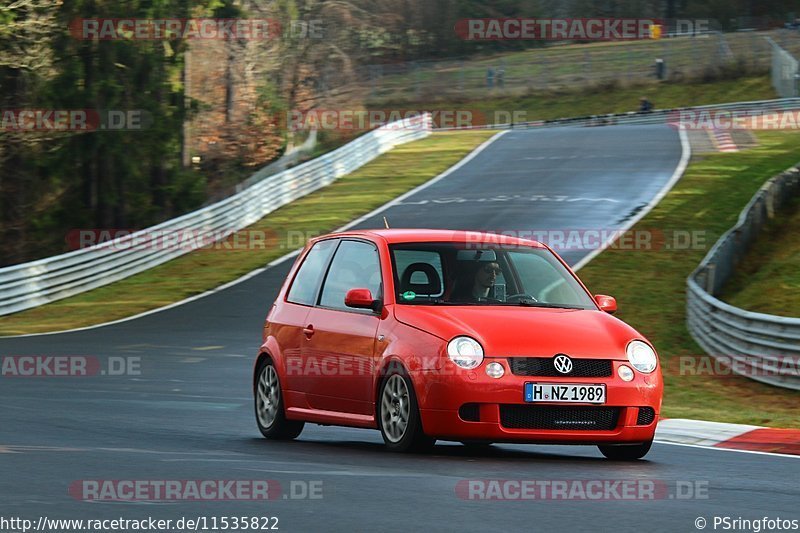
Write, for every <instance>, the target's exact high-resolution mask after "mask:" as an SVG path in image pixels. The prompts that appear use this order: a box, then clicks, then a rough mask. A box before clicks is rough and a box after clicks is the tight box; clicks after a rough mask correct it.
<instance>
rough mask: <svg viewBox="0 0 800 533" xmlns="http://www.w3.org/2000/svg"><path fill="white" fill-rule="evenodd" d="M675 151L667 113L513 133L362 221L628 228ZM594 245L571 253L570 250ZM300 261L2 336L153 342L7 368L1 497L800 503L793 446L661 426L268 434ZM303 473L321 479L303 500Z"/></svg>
mask: <svg viewBox="0 0 800 533" xmlns="http://www.w3.org/2000/svg"><path fill="white" fill-rule="evenodd" d="M680 158H681V145H680V142H679V138H678V134H677V132H676V131H674V130H672V129H669V128H667V127H663V126H652V127H651V126H643V127H605V128H584V129H580V128H575V129H570V128H562V129H551V130H546V131H514V132H511V133H508V134H507V135H505V136H503V137H501V138H500V139H499V140H498V141H496V142H495V143H494V144H492V145H491V146H490V147H489V148H488V149H486V150H485V151H484V152H482V153H481V154H479V155H478V156H477V157H476V158H475V159H474V160H472V161H471V162H470V164H468V165H465V166H464V167H462V168H461V169H459V170H458V171H456V172H454V173H453V174H451V175H450V176H448V177H447V178H445V179H443V180H441V181H439V182H437V183H435V184H434V185H432V186H430V187H428V188H426V189H424V190H422V191H419V192H418V193H416V194H414V195H411V196H409V197H407V198H405V199H404V200H402V201H401V202H400V203H398V204H397V205H394V206H392V207H390V208H389V209H388V210H386V211H384V212H382V213H380V214H377V215H375V216H373V217H372V218H369V219H367V220H366V221H364V222H362V223H360V224H359V227H381V226H382V225H383V221H382V216H384V215H386V216H387V217H388V218H389V220H390V222H391V224H392V226H393V227H403V226H406V227H446V228H454V229H479V230H492V231H503V230H516V231H524V230H532V229H537V228H545V229H558V228H583V229H590V228H606V229H613V228H618V227H620V226H621V225H622V224H624V223H625V221H626V220H629V219H630V218H631V217H632V216H634V215H635V214H636V213H637V212H638V211H639V210H641V209H642V207H643V206H645V205H646V204H647V203H648V202H649V201H650V200H651V199H652V198H653V197H654V196H655V195H656V194H657V193H658V192H659V191H660V190H661V189H662V187H663V186H664V185H665V184H666V183H667V182H668V181H669V179H670V178H671V176H672V174H673V173H674V171H675V168H676V166H677V165H678V164H679V161H680ZM584 254H585V252H575V253H569V254H565V256H566V257H567V258H568V260H569V261H570V262H571V263H573V264H574V263H575V262H577V261H579V260H580V258H581V257H582V256H583V255H584ZM288 268H289V262H284V263H283V264H280V265H277V266H275V267H273V268H271V269H268V270H267V271H265V272H264V273H262V274H260V275H258V276H255V277H253V278H250V279H249V280H247V281H245V282H242V283H239V284H237V285H234V286H232V287H230V288H228V289H226V290H224V291H220V292H218V293H215V294H213V295H211V296H208V297H205V298H201V299H199V300H196V301H193V302H190V303H188V304H186V305H183V306H179V307H176V308H172V309H169V310H165V311H162V312H159V313H155V314H151V315H148V316H145V317H142V318H140V319H137V320H133V321H127V322H123V323H119V324H116V325H111V326H107V327H101V328H97V329H90V330H86V331H79V332H73V333H66V334H59V335H47V336H35V337H26V338H10V339H0V355H3V356H10V355H47V356H54V355H85V356H90V357H96V358H98V360H99V361H100V362H101V364H103V365H105V362H106V361H107V360H108V358H110V357H114V358H119V357H128V358H131V357H132V358H141V359H140V362H141V375H138V376H137V375H126V376H118V377H114V376H109V375H105V376H102V375H98V376H95V377H86V378H8V377H3V378H0V409H1V411H0V412H1V413H2V414H0V472H2V474H0V515H2V516H4V517H22V518H27V519H31V520H34V521H36V520H37V519H38V517H40V516H46V517H48V518H75V519H79V518H83V519H89V518H92V519H100V518H109V519H110V518H119V517H122V518H128V519H134V518H146V517H148V516H151V517H154V518H156V519H173V520H176V519H178V518H180V517H188V518H193V519H196V518H197V517H201V516H205V517H208V520H211V518H212V517H217V518H219V517H225V516H227V517H232V516H238V517H267V516H270V517H278V518H279V522H278V527H279V528H280V530H282V531H315V530H319V531H370V530H376V531H418V530H426V531H427V530H432V531H436V530H438V531H461V532H465V531H482V532H485V531H494V530H497V531H523V530H527V531H562V530H574V531H606V530H610V529H612V528H613V529H614V530H617V531H642V530H669V531H696V530H697V529H696V527H695V520H696V519H697V518H698V517H703V518H705V519H707V520H708V526H707V528H706V529H708V530H713V525H712V523H711V522H712V519H713V517H714V516H729V517H731V518H738V517H743V518H750V519H760V518H762V517H763V516H768V517H771V518H776V517H779V516H780V517H782V518H800V516H798V514H800V512H799V511H797V502H798V501H800V486H798V484H797V479H800V461H798V460H797V459H794V458H790V457H777V456H768V455H759V454H752V453H738V452H729V451H721V450H708V449H700V448H692V447H683V446H674V445H666V444H656V445H655V446H654V448H653V450H652V451H651V453H650V454H649V455H648V456H647V459H646V460H644V461H639V462H636V463H618V462H613V461H608V460H606V459H604V458H602V456H601V455H600V453H599V452H598V451H597V450H596V448H594V447H558V446H518V445H495V446H492V447H491V448H489V449H487V450H484V451H471V450H469V449H467V448H465V447H463V446H461V445H460V444H456V443H440V444H439V445H437V447H436V448H435V451H434V452H433V453H432V454H430V455H425V456H402V455H395V454H391V453H388V452H385V451H384V450H383V447H382V441H381V437H380V434H379V433H378V432H377V431H367V430H351V429H343V428H331V427H319V426H315V425H307V426H306V429H305V431H304V432H303V434H302V435H301V436H300V438H299V440H298V441H295V442H288V443H285V442H272V441H267V440H265V439H262V438H261V437H260V434H259V433H258V430H257V429H256V425H255V421H254V416H253V408H252V397H251V388H250V380H251V372H252V361H253V356H254V355H255V353H256V350H257V347H258V345H259V340H260V333H261V331H260V328H261V325H262V322H263V319H264V316H265V315H266V313H267V310H268V308H269V306H270V304H271V302H272V300H273V299H274V297H275V294H276V292H277V290H278V288H279V285H280V283H281V282H282V280H283V277H284V276H285V274H286V271H287V270H288ZM188 275H190V274H188ZM593 289H595V290H597V291H601V290H602V287H593ZM134 361H135V359H134ZM265 479H267V480H276V481H278V482H280V487H281V488H280V492H278V491H277V490H275V489H276V487H275V486H273V490H272V491H271V493H270V494H271V495H274V496H276V497H277V499H275V500H274V501H267V502H264V501H210V502H209V501H204V502H191V501H190V502H179V503H176V502H161V503H153V502H140V503H127V502H126V503H119V502H85V501H80V500H79V499H77V498H75V497H73V496H72V495H70V493H69V487H70V486H71V484H73V483H74V482H77V481H79V480H265ZM476 479H477V480H480V479H496V480H522V479H525V480H567V481H568V480H640V481H646V482H653V483H654V484H655V485H656V486H658V487H661V488H663V489H664V490H662V491H657V494H658V497H657V498H656V499H653V500H633V501H630V500H626V501H586V500H580V499H577V500H576V499H572V500H568V501H536V500H527V501H474V500H468V499H465V498H464V493H463V492H460V491H459V492H457V490H456V488H457V487H463V486H464V484H465V483H466V481H465V480H476ZM459 482H461V484H459ZM309 484H310V485H309ZM309 487H311V488H309ZM308 490H313V491H321V497H315V498H313V499H308V498H304V496H305V495H306V492H307V491H308ZM698 492H699V497H696V496H698ZM315 494H319V492H315ZM292 496H294V498H293V497H292ZM689 496H694V497H689ZM787 511H788V512H794V513H796V514H795V516H786V514H787ZM209 524H210V522H209ZM270 524H272V523H270ZM0 529H2V528H1V527H0Z"/></svg>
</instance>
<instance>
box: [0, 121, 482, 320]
mask: <svg viewBox="0 0 800 533" xmlns="http://www.w3.org/2000/svg"><path fill="white" fill-rule="evenodd" d="M492 135H493V132H486V131H480V132H455V133H434V134H433V135H431V136H430V137H428V138H427V139H423V140H421V141H417V142H413V143H409V144H406V145H403V146H399V147H397V148H395V149H394V150H392V151H391V152H389V153H387V154H384V155H382V156H380V157H379V158H377V159H376V160H374V161H372V162H371V163H369V164H368V165H365V166H364V167H362V168H360V169H359V170H357V171H356V172H353V173H352V174H350V175H348V176H344V177H342V178H340V179H339V180H337V181H336V182H335V183H333V184H332V185H330V186H328V187H325V188H324V189H321V190H319V191H317V192H314V193H312V194H310V195H308V196H306V197H304V198H301V199H300V200H297V201H296V202H293V203H291V204H289V205H287V206H284V207H282V208H280V209H278V210H276V211H274V212H273V213H270V214H269V215H267V216H266V217H264V218H263V219H261V220H260V221H259V222H257V223H255V224H254V225H252V226H250V227H249V228H247V229H248V230H255V231H263V232H264V234H265V235H267V236H270V237H271V238H268V239H266V240H265V242H266V246H265V247H264V248H263V249H255V250H247V251H241V250H239V251H237V250H220V249H215V250H208V251H197V252H192V253H190V254H187V255H185V256H183V257H180V258H178V259H175V260H173V261H170V262H169V263H165V264H163V265H160V266H158V267H156V268H153V269H151V270H148V271H147V272H143V273H141V274H138V275H136V276H132V277H130V278H128V279H125V280H122V281H119V282H117V283H113V284H111V285H108V286H106V287H101V288H99V289H95V290H93V291H90V292H87V293H85V294H80V295H78V296H74V297H72V298H67V299H64V300H60V301H58V302H54V303H51V304H48V305H45V306H42V307H38V308H35V309H31V310H28V311H23V312H21V313H16V314H13V315H9V316H6V317H0V335H20V334H25V333H41V332H46V331H56V330H65V329H71V328H78V327H83V326H90V325H93V324H100V323H103V322H109V321H112V320H117V319H120V318H125V317H128V316H132V315H135V314H138V313H142V312H145V311H149V310H151V309H156V308H158V307H163V306H165V305H169V304H171V303H173V302H177V301H180V300H182V299H184V298H188V297H190V296H193V295H196V294H200V293H202V292H205V291H207V290H210V289H213V288H214V287H218V286H220V285H222V284H224V283H226V282H229V281H232V280H234V279H237V278H239V277H241V276H243V275H244V274H246V273H248V272H251V271H252V270H255V269H257V268H259V267H262V266H264V265H265V264H267V263H268V262H270V261H272V260H273V259H277V258H278V257H280V256H282V255H284V254H286V253H287V252H289V251H291V250H293V249H295V248H297V247H298V243H297V242H296V241H297V237H296V236H297V235H304V236H312V235H319V234H324V233H328V232H330V231H332V230H334V229H336V228H339V227H341V226H343V225H344V224H346V223H347V222H350V221H351V220H354V219H356V218H358V217H359V216H361V215H363V214H365V213H368V212H370V211H372V210H373V209H375V208H377V207H379V206H381V205H383V204H385V203H386V202H388V201H390V200H392V199H393V198H396V197H397V196H400V195H401V194H403V193H404V192H406V191H408V190H411V189H413V188H414V187H416V186H417V185H420V184H422V183H425V182H426V181H428V180H430V179H431V178H433V177H435V176H436V175H438V174H440V173H441V172H444V171H445V170H447V169H448V168H449V167H451V166H452V165H454V164H456V163H457V162H458V161H460V160H461V159H463V158H464V157H465V156H466V155H467V154H469V153H470V152H471V151H472V150H474V149H475V148H476V147H478V146H479V145H480V144H481V143H482V142H484V141H485V140H486V139H488V138H489V137H491V136H492ZM293 236H294V237H293ZM290 240H291V241H294V242H290ZM187 273H191V274H190V275H187Z"/></svg>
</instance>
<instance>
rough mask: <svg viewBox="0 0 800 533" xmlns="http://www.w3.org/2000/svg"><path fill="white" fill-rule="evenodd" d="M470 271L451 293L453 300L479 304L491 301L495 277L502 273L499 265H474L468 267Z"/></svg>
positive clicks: (493, 263)
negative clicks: (490, 295)
mask: <svg viewBox="0 0 800 533" xmlns="http://www.w3.org/2000/svg"><path fill="white" fill-rule="evenodd" d="M470 269H471V270H470V271H468V272H467V275H466V276H464V277H463V278H462V279H461V282H460V283H459V284H458V286H457V287H456V290H455V292H454V293H453V298H452V299H453V300H455V301H468V302H481V301H487V300H493V299H491V298H490V297H489V294H490V293H491V290H492V288H493V287H494V284H495V282H496V281H497V276H498V275H500V273H501V272H502V271H501V270H500V265H499V264H498V263H496V262H492V263H480V262H479V263H476V264H474V265H470Z"/></svg>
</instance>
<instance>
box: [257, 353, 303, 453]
mask: <svg viewBox="0 0 800 533" xmlns="http://www.w3.org/2000/svg"><path fill="white" fill-rule="evenodd" d="M253 396H254V400H255V401H254V404H255V412H256V424H258V429H259V431H261V434H262V435H264V437H266V438H268V439H275V440H291V439H294V438H297V436H298V435H300V433H301V432H302V431H303V426H305V422H300V421H296V420H287V418H286V412H285V411H284V409H283V392H282V391H281V383H280V378H279V377H278V371H277V370H276V369H275V365H274V363H273V362H272V359H270V358H269V357H266V358H264V360H263V361H262V362H261V363H260V364H259V366H258V370H257V371H256V382H255V387H254V388H253Z"/></svg>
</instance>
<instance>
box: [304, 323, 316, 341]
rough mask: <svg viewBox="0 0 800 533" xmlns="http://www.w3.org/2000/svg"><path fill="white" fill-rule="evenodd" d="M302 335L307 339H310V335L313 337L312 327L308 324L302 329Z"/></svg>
mask: <svg viewBox="0 0 800 533" xmlns="http://www.w3.org/2000/svg"><path fill="white" fill-rule="evenodd" d="M303 333H304V334H305V336H306V338H307V339H310V338H311V337H312V335H314V326H312V325H311V324H309V325H308V326H306V327H304V328H303Z"/></svg>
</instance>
